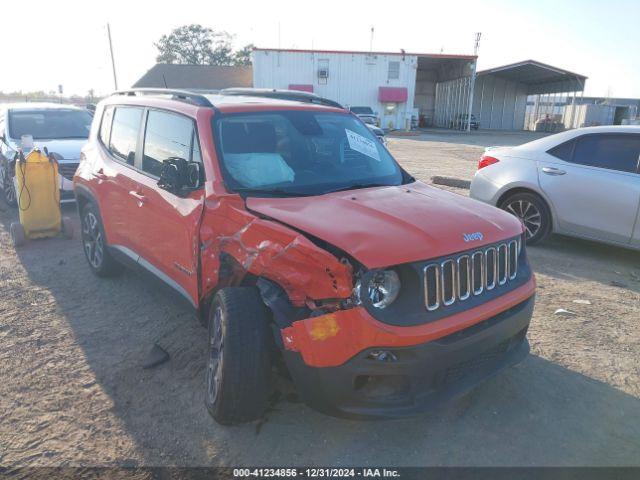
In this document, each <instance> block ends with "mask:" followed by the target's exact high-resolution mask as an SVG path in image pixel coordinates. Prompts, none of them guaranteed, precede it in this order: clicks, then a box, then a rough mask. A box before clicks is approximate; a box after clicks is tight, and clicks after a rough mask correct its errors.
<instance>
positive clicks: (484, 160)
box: [478, 155, 500, 170]
mask: <svg viewBox="0 0 640 480" xmlns="http://www.w3.org/2000/svg"><path fill="white" fill-rule="evenodd" d="M499 161H500V160H498V159H497V158H495V157H490V156H489V155H482V156H481V157H480V161H479V162H478V170H480V169H481V168H484V167H488V166H489V165H493V164H494V163H498V162H499Z"/></svg>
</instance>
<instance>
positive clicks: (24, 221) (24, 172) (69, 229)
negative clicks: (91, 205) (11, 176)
mask: <svg viewBox="0 0 640 480" xmlns="http://www.w3.org/2000/svg"><path fill="white" fill-rule="evenodd" d="M45 151H46V150H45ZM15 172H16V174H15V181H16V197H17V200H18V209H19V211H20V222H19V223H18V222H13V223H12V224H11V227H10V230H11V239H12V240H13V244H14V245H15V246H16V247H18V246H20V245H22V244H24V243H25V242H26V241H27V239H32V238H45V237H53V236H56V235H58V234H60V233H62V235H63V236H64V237H66V238H72V237H73V225H72V223H71V220H70V219H69V218H67V217H64V218H63V217H62V215H61V213H60V187H59V184H60V182H59V180H58V162H56V160H55V159H54V158H53V157H52V156H49V155H46V154H44V153H42V152H41V151H40V150H39V149H33V150H32V151H31V152H30V153H29V154H28V155H27V156H26V158H25V156H24V154H23V153H22V152H19V153H18V157H17V159H16V163H15Z"/></svg>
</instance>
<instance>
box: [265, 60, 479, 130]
mask: <svg viewBox="0 0 640 480" xmlns="http://www.w3.org/2000/svg"><path fill="white" fill-rule="evenodd" d="M475 59H476V57H475V56H472V55H471V56H470V55H438V54H420V53H405V52H356V51H331V50H283V49H261V48H256V49H255V50H254V51H253V57H252V62H253V86H254V87H256V88H284V89H291V90H304V91H308V92H313V93H316V94H318V95H320V96H322V97H326V98H330V99H332V100H336V101H338V102H340V103H341V104H343V105H345V106H369V107H371V108H372V109H373V110H374V112H376V113H377V116H378V118H379V119H380V124H381V126H383V127H384V128H406V127H407V125H410V122H411V119H412V116H413V117H414V120H416V121H417V119H418V114H422V115H425V116H428V117H429V118H430V119H433V116H434V112H435V97H436V88H435V87H436V83H438V82H439V81H446V80H449V79H453V78H457V77H459V76H462V75H469V73H470V72H471V70H472V66H473V63H474V62H475ZM408 122H409V123H408Z"/></svg>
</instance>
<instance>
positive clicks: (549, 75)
mask: <svg viewBox="0 0 640 480" xmlns="http://www.w3.org/2000/svg"><path fill="white" fill-rule="evenodd" d="M478 75H493V76H496V77H501V78H504V79H506V80H510V81H512V82H517V83H523V84H525V85H528V86H529V92H528V93H529V94H538V93H558V92H575V91H582V90H584V83H585V81H586V79H587V77H586V76H584V75H580V74H578V73H573V72H570V71H569V70H564V69H562V68H558V67H552V66H551V65H547V64H545V63H542V62H537V61H535V60H524V61H522V62H518V63H511V64H509V65H503V66H501V67H495V68H490V69H488V70H482V71H480V72H478Z"/></svg>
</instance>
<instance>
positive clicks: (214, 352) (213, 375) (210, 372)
mask: <svg viewBox="0 0 640 480" xmlns="http://www.w3.org/2000/svg"><path fill="white" fill-rule="evenodd" d="M223 347H224V343H223V335H222V308H220V307H216V309H215V311H214V312H213V317H212V319H211V321H210V322H209V358H208V362H207V401H208V402H209V405H214V404H215V402H216V399H217V398H218V394H219V392H220V384H221V382H222V360H223V356H222V352H223Z"/></svg>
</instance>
